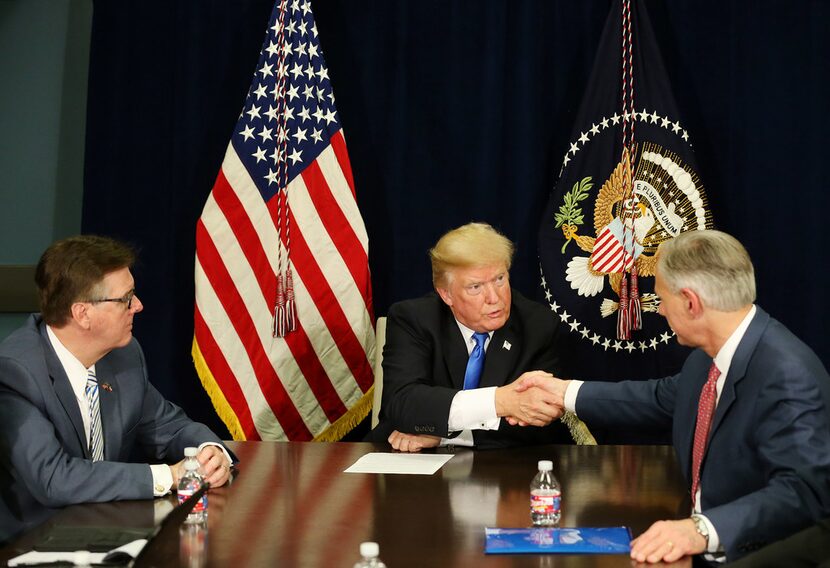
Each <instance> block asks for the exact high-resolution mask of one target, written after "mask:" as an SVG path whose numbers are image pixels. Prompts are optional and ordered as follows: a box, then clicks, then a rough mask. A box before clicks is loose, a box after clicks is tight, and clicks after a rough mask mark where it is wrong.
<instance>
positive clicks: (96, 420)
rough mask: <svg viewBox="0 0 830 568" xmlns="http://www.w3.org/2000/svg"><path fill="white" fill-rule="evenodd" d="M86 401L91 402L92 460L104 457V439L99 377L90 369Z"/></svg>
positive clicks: (90, 445) (90, 443) (90, 450)
mask: <svg viewBox="0 0 830 568" xmlns="http://www.w3.org/2000/svg"><path fill="white" fill-rule="evenodd" d="M84 393H85V394H86V401H87V403H89V454H90V455H91V456H92V461H101V460H103V459H104V440H103V437H102V436H101V407H100V405H99V401H98V379H97V378H96V377H95V371H93V370H91V369H90V370H89V371H88V373H87V377H86V389H84Z"/></svg>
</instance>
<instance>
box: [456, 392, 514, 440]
mask: <svg viewBox="0 0 830 568" xmlns="http://www.w3.org/2000/svg"><path fill="white" fill-rule="evenodd" d="M500 422H501V419H500V418H499V417H498V416H496V387H486V388H481V389H470V390H462V391H458V392H457V393H456V394H455V396H454V397H453V399H452V404H451V405H450V415H449V418H448V420H447V428H448V429H449V431H450V432H458V431H461V430H498V429H499V424H500Z"/></svg>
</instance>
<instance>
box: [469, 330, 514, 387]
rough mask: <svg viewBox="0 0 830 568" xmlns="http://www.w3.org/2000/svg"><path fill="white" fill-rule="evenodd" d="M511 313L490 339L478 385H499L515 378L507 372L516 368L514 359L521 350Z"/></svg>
mask: <svg viewBox="0 0 830 568" xmlns="http://www.w3.org/2000/svg"><path fill="white" fill-rule="evenodd" d="M513 317H514V316H513V314H511V316H510V320H509V321H508V322H507V323H506V324H505V326H504V327H502V328H501V329H497V330H496V331H495V332H494V333H493V337H492V338H491V339H490V345H489V346H488V347H487V354H486V355H485V357H484V372H483V373H482V375H481V382H480V383H479V387H500V386H502V385H505V384H507V383H509V382H510V381H512V380H513V379H515V378H516V377H511V376H509V374H510V373H511V372H512V370H513V369H515V368H516V359H517V358H518V357H519V352H520V351H521V344H520V342H521V338H520V337H519V335H518V333H517V332H516V330H515V325H514V322H513Z"/></svg>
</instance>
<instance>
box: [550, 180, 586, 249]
mask: <svg viewBox="0 0 830 568" xmlns="http://www.w3.org/2000/svg"><path fill="white" fill-rule="evenodd" d="M592 187H594V184H593V182H592V181H591V176H588V177H584V178H582V180H581V181H578V182H576V183H575V184H574V186H573V187H572V188H571V190H570V191H569V192H568V193H566V194H565V203H564V205H561V206H560V207H559V213H557V214H555V215H554V216H553V219H554V220H555V221H556V227H557V228H559V227H562V233H563V234H564V235H565V239H567V240H566V241H565V244H564V245H562V254H565V247H567V246H568V243H570V242H571V240H573V238H574V237H575V236H576V231H577V230H578V229H579V225H581V224H583V223H584V222H585V219H584V217H583V215H582V208H581V207H580V206H579V202H580V201H582V200H584V199H587V197H588V192H589V191H591V188H592Z"/></svg>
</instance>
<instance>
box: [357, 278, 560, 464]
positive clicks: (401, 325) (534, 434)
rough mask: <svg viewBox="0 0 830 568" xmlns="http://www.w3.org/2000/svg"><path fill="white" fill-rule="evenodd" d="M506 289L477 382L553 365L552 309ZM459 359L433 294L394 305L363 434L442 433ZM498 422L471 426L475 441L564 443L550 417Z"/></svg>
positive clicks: (494, 382)
mask: <svg viewBox="0 0 830 568" xmlns="http://www.w3.org/2000/svg"><path fill="white" fill-rule="evenodd" d="M512 296H513V301H512V305H511V308H510V318H509V319H508V320H507V323H506V324H505V325H504V327H502V328H501V329H498V330H496V331H495V332H494V333H493V337H492V338H491V339H490V343H489V344H488V346H487V354H486V356H485V359H484V371H483V373H482V376H481V382H480V383H479V387H492V386H502V385H506V384H508V383H511V382H513V381H514V380H515V379H516V378H518V377H519V375H521V374H522V373H524V372H525V371H533V370H537V369H541V370H545V371H550V372H554V373H555V372H556V371H557V370H558V353H557V352H556V345H555V336H556V330H557V320H556V317H555V315H554V314H553V312H551V311H550V310H549V309H547V308H546V307H544V306H542V305H540V304H537V303H536V302H532V301H530V300H528V299H526V298H524V297H523V296H522V295H521V294H519V293H518V292H516V291H515V290H513V291H512ZM467 359H468V355H467V348H466V346H465V345H464V338H463V336H462V335H461V330H460V329H459V328H458V324H457V323H456V321H455V318H454V317H453V315H452V312H451V311H450V309H449V308H448V307H447V306H446V304H444V302H443V301H442V300H441V298H440V297H439V296H438V295H437V294H435V293H431V294H428V295H427V296H424V297H423V298H418V299H415V300H407V301H404V302H399V303H397V304H394V305H393V306H392V307H391V308H390V309H389V315H388V319H387V323H386V344H385V346H384V349H383V403H382V405H381V413H380V417H379V418H380V422H379V424H378V426H377V427H376V428H375V430H373V431H372V433H371V434H370V438H369V439H371V440H373V441H379V442H380V441H386V438H387V437H388V436H389V434H390V433H391V432H392V430H398V431H400V432H407V433H411V434H429V435H432V436H441V437H444V438H446V437H449V436H450V432H448V430H447V420H448V418H449V413H450V405H451V403H452V399H453V397H454V396H455V394H456V393H457V392H458V391H459V390H461V389H462V388H463V386H464V371H465V369H466V368H467ZM501 422H502V423H501V427H500V428H499V429H498V430H495V431H488V430H474V431H473V437H474V440H475V445H476V447H477V448H494V447H505V446H516V445H528V444H541V443H546V444H553V443H557V442H560V443H568V442H571V438H570V436H569V434H568V432H567V429H566V428H565V427H564V426H563V425H562V424H561V423H560V422H558V421H557V422H554V423H553V424H552V425H551V426H548V427H545V428H535V427H530V428H521V427H518V426H510V425H509V424H507V421H505V420H502V421H501Z"/></svg>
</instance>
